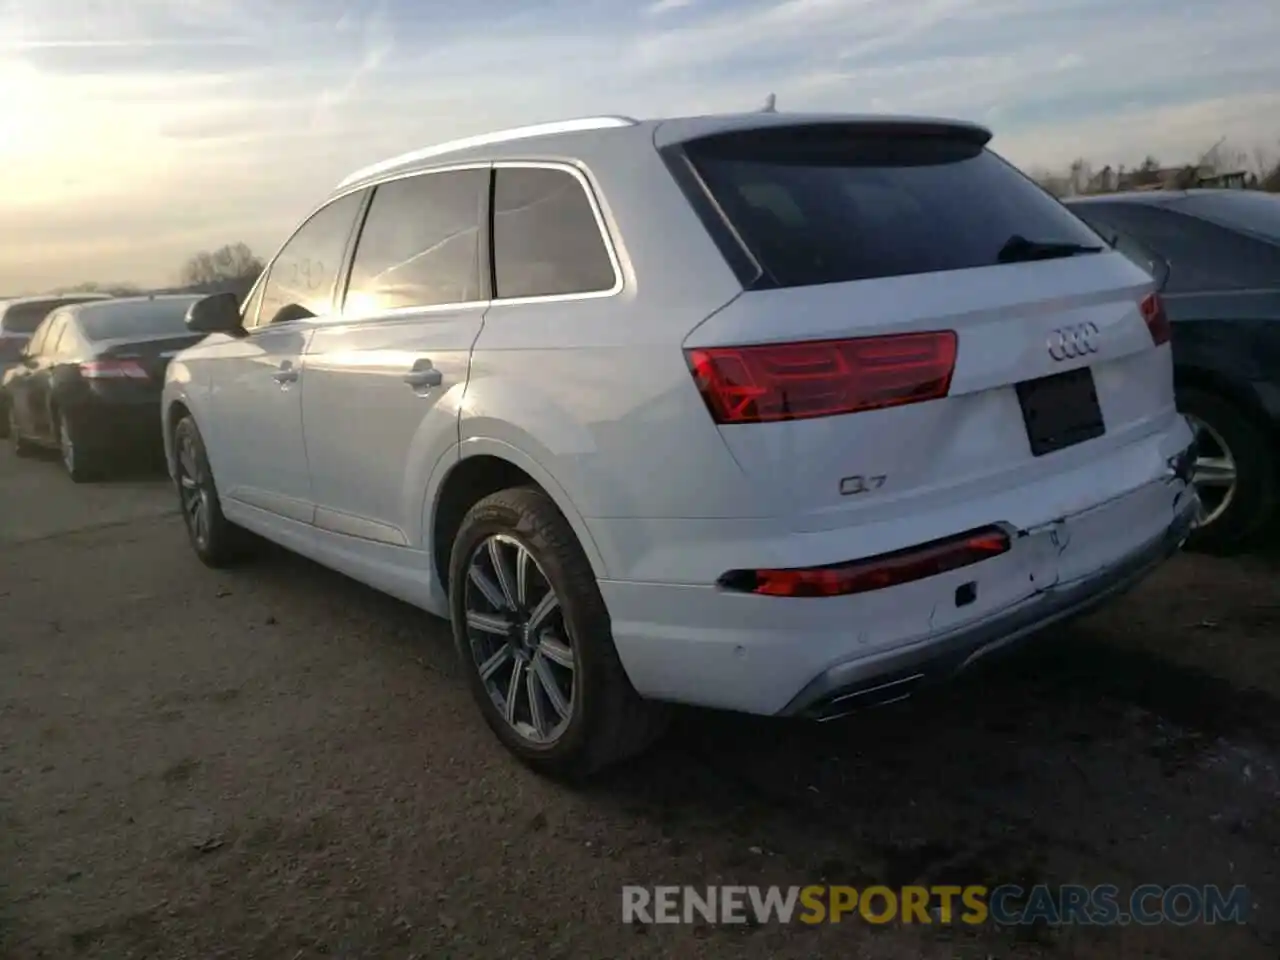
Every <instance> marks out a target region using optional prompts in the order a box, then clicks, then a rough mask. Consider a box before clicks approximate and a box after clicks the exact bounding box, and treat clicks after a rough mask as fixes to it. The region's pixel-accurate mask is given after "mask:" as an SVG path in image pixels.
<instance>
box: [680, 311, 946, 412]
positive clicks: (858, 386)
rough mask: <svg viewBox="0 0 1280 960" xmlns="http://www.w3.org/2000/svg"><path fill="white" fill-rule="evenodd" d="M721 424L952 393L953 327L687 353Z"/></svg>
mask: <svg viewBox="0 0 1280 960" xmlns="http://www.w3.org/2000/svg"><path fill="white" fill-rule="evenodd" d="M686 356H687V358H688V361H689V368H690V370H691V371H692V372H693V378H694V381H695V382H696V383H697V385H698V390H699V392H701V394H702V398H703V400H705V401H706V404H707V409H708V410H710V411H711V416H712V417H713V418H714V419H715V421H716V423H720V424H730V423H768V422H773V421H778V420H807V419H810V418H812V417H830V416H836V415H838V414H843V413H857V412H860V411H864V410H879V409H881V408H884V407H896V406H900V405H902V404H906V403H919V402H921V401H923V400H937V399H939V398H940V397H945V396H946V395H947V391H948V390H949V389H950V388H951V375H952V373H954V371H955V363H956V335H955V332H954V331H951V330H938V331H931V332H928V333H904V334H894V335H892V336H884V337H859V338H855V339H850V340H811V341H806V342H801V343H771V344H762V345H759V346H747V347H699V348H697V349H693V350H688V351H686Z"/></svg>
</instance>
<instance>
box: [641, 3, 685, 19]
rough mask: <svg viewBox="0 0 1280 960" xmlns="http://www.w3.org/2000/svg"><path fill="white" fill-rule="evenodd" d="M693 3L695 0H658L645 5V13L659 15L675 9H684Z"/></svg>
mask: <svg viewBox="0 0 1280 960" xmlns="http://www.w3.org/2000/svg"><path fill="white" fill-rule="evenodd" d="M692 3H693V0H656V2H654V3H651V4H649V6H647V7H645V13H647V14H649V15H650V16H659V15H661V14H664V13H671V12H672V11H673V10H683V9H684V8H685V7H688V6H690V5H691V4H692Z"/></svg>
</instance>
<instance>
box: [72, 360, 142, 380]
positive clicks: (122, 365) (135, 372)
mask: <svg viewBox="0 0 1280 960" xmlns="http://www.w3.org/2000/svg"><path fill="white" fill-rule="evenodd" d="M80 376H82V377H84V378H85V379H86V380H122V379H123V380H146V379H147V371H146V370H144V369H143V368H142V366H141V365H140V364H139V363H138V362H137V361H136V360H89V361H88V362H86V363H82V364H80Z"/></svg>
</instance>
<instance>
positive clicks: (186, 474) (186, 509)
mask: <svg viewBox="0 0 1280 960" xmlns="http://www.w3.org/2000/svg"><path fill="white" fill-rule="evenodd" d="M177 474H178V495H179V497H181V500H182V516H183V519H184V520H185V521H186V524H187V529H188V530H190V531H191V536H192V538H193V539H194V540H195V542H196V545H197V546H198V547H200V548H201V549H204V548H205V547H207V546H208V544H209V491H208V489H207V485H206V484H205V482H204V481H205V477H204V471H203V470H202V469H201V467H200V457H199V455H198V453H197V451H196V444H195V440H194V439H193V438H192V437H191V436H189V435H185V436H183V437H182V439H181V440H180V441H179V443H178V469H177Z"/></svg>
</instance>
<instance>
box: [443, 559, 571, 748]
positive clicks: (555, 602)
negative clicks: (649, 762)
mask: <svg viewBox="0 0 1280 960" xmlns="http://www.w3.org/2000/svg"><path fill="white" fill-rule="evenodd" d="M464 608H465V611H466V636H467V641H468V645H469V646H470V648H471V655H472V658H473V660H474V662H475V665H476V669H477V670H478V671H479V673H480V680H481V682H482V683H483V684H484V687H485V690H486V691H487V692H488V694H489V697H490V699H492V701H493V704H494V706H495V707H496V708H497V709H498V712H499V714H501V715H502V717H503V718H504V719H505V720H506V722H507V724H508V725H509V726H510V727H511V728H512V729H513V730H514V731H515V732H516V733H518V734H519V735H520V736H521V737H523V738H524V739H526V740H528V741H529V742H530V743H534V744H539V745H544V746H545V745H549V744H552V743H555V742H556V741H557V740H558V739H559V738H560V737H561V736H562V735H563V734H564V731H565V729H566V728H567V727H568V725H569V720H570V718H571V717H572V716H573V703H574V687H575V682H574V679H575V674H576V671H577V657H576V655H575V653H574V650H573V646H572V644H571V642H570V641H569V639H568V632H567V630H566V629H565V622H564V613H563V608H562V606H561V604H560V600H559V598H558V597H557V596H556V592H555V588H554V587H553V586H552V585H551V582H550V580H548V578H547V575H546V573H545V572H544V571H543V569H542V567H541V566H540V565H539V563H538V561H537V560H536V559H535V558H534V557H533V555H532V554H531V553H530V552H529V549H528V548H527V547H526V546H525V545H524V544H522V543H521V542H520V541H518V540H516V539H515V538H514V537H511V536H507V535H505V534H493V535H491V536H489V537H486V538H485V539H483V540H481V541H480V543H479V544H477V545H476V547H475V549H474V550H473V551H472V552H471V557H470V558H469V560H468V562H467V582H466V585H465V587H464Z"/></svg>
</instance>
